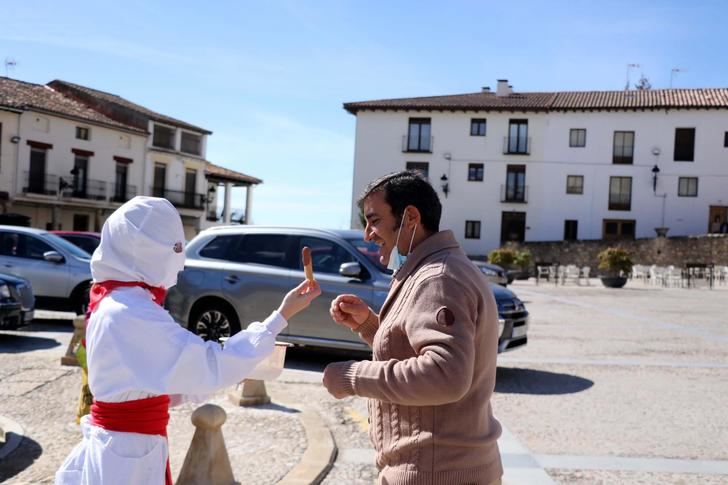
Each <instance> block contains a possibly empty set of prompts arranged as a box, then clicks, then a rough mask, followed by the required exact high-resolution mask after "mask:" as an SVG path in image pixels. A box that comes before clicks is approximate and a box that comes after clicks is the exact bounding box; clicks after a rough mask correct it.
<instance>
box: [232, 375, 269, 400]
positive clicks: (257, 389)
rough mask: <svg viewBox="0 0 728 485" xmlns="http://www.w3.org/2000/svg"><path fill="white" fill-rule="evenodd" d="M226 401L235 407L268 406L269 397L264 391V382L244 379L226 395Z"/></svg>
mask: <svg viewBox="0 0 728 485" xmlns="http://www.w3.org/2000/svg"><path fill="white" fill-rule="evenodd" d="M228 399H230V402H232V403H233V404H235V405H236V406H258V405H260V404H268V403H269V402H270V396H269V395H268V392H267V391H266V389H265V382H264V381H258V380H255V379H245V380H244V381H243V382H241V383H239V384H237V385H236V386H235V389H233V390H232V391H230V392H229V393H228Z"/></svg>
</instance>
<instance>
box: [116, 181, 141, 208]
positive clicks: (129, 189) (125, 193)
mask: <svg viewBox="0 0 728 485" xmlns="http://www.w3.org/2000/svg"><path fill="white" fill-rule="evenodd" d="M136 195H137V188H136V185H126V186H124V185H122V186H115V187H114V193H113V194H112V196H111V201H112V202H117V203H120V204H123V203H124V202H126V201H127V200H130V199H133V198H134V197H136Z"/></svg>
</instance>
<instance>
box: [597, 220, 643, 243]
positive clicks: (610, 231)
mask: <svg viewBox="0 0 728 485" xmlns="http://www.w3.org/2000/svg"><path fill="white" fill-rule="evenodd" d="M602 224H603V225H602V239H634V234H635V222H634V221H633V220H623V219H604V221H603V223H602Z"/></svg>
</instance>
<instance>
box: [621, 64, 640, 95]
mask: <svg viewBox="0 0 728 485" xmlns="http://www.w3.org/2000/svg"><path fill="white" fill-rule="evenodd" d="M638 67H642V66H641V65H640V64H627V81H626V82H625V83H624V90H625V91H629V73H630V71H631V70H632V69H635V68H638Z"/></svg>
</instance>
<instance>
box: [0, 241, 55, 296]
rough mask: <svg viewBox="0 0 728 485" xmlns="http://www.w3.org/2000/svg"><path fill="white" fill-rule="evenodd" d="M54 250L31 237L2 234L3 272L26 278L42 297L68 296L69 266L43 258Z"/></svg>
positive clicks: (37, 294) (0, 248) (0, 267)
mask: <svg viewBox="0 0 728 485" xmlns="http://www.w3.org/2000/svg"><path fill="white" fill-rule="evenodd" d="M48 251H56V249H55V248H53V247H52V246H50V245H49V244H48V243H46V242H45V241H43V240H42V239H40V238H39V237H36V236H33V235H31V234H24V233H21V232H15V231H0V270H2V271H4V272H6V273H10V274H13V275H15V276H19V277H21V278H25V279H27V280H28V281H30V284H31V285H32V286H33V292H34V293H35V295H36V296H40V297H55V298H64V297H66V296H68V291H69V288H68V285H69V267H68V264H67V262H65V261H64V262H61V263H53V262H50V261H46V260H45V259H44V258H43V254H44V253H46V252H48Z"/></svg>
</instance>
